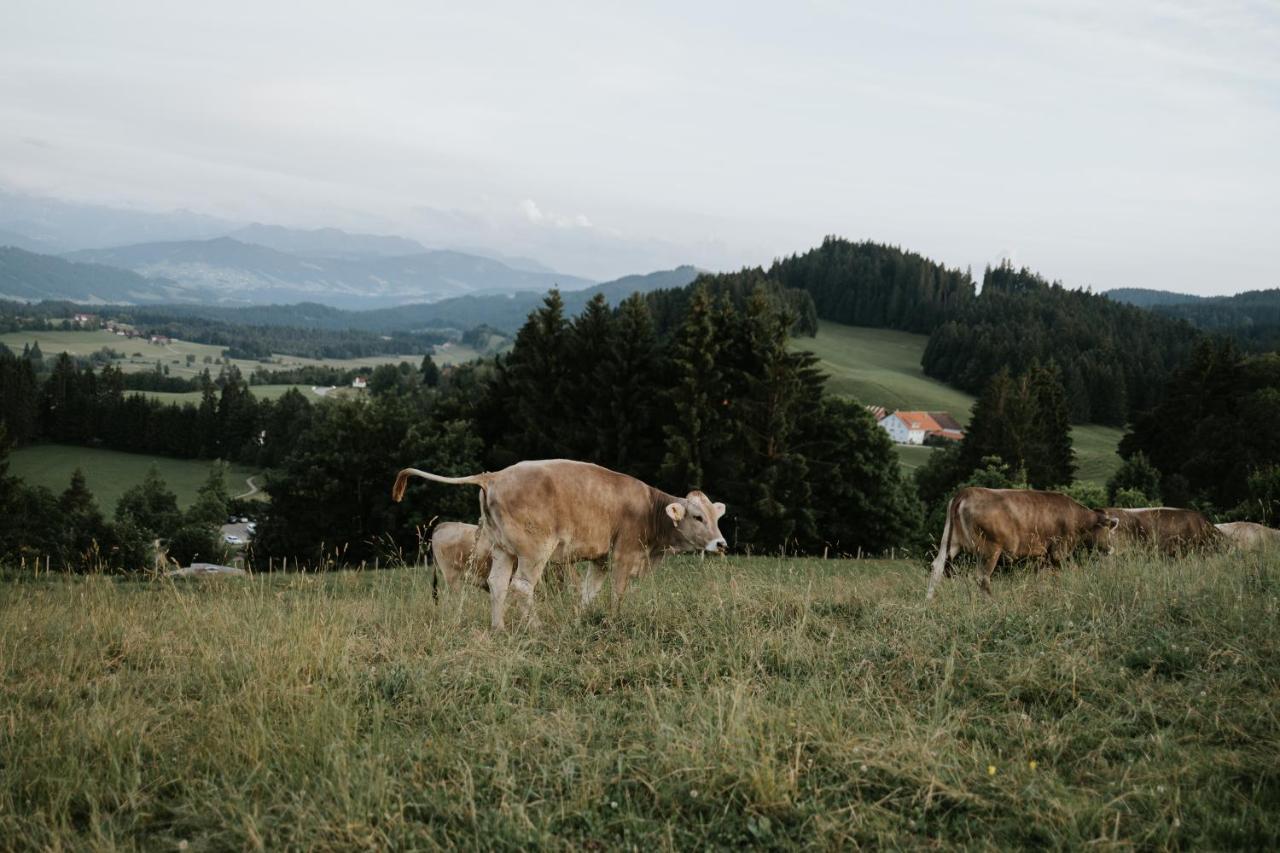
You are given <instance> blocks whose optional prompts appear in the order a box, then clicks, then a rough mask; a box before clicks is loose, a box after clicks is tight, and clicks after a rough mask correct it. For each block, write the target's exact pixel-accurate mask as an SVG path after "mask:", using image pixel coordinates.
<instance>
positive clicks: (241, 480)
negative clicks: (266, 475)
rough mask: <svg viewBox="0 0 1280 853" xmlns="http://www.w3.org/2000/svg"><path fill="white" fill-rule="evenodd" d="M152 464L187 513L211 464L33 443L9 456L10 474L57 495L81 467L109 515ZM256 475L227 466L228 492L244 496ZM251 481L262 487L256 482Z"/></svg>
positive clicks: (98, 500) (252, 471) (201, 461)
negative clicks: (251, 479)
mask: <svg viewBox="0 0 1280 853" xmlns="http://www.w3.org/2000/svg"><path fill="white" fill-rule="evenodd" d="M152 464H155V465H157V466H158V467H159V468H160V476H162V477H164V481H165V483H166V484H168V486H169V488H170V489H172V490H173V492H174V494H176V495H177V496H178V506H180V507H182V508H183V509H186V508H187V507H189V506H190V505H191V504H192V503H194V502H195V499H196V492H197V491H198V490H199V488H200V486H202V485H203V484H204V481H205V479H206V478H207V477H208V476H209V468H210V466H211V465H212V464H213V463H212V462H210V461H208V460H204V459H170V458H168V457H166V456H150V455H148V454H145V453H122V452H120V451H118V450H101V449H97V448H92V447H74V446H70V445H64V444H37V445H33V446H31V447H20V448H18V449H16V450H14V451H13V452H12V453H11V454H10V456H9V473H10V474H13V475H15V476H17V477H21V478H22V479H23V480H26V481H27V482H28V483H30V484H31V485H33V486H46V487H47V488H49V489H52V490H53V492H54V493H55V494H58V493H60V492H62V490H63V489H65V488H66V487H67V484H68V483H70V482H71V474H72V472H73V471H75V469H76V468H80V469H81V470H82V471H84V479H85V484H86V485H87V486H88V487H89V491H91V492H93V496H94V498H95V499H97V502H98V508H99V509H101V510H102V511H103V512H105V513H106V514H107V515H110V514H111V513H112V512H113V511H114V510H115V506H116V501H118V500H119V499H120V496H121V495H122V494H124V493H125V491H126V490H128V489H129V488H131V487H133V486H136V485H137V484H139V483H141V482H142V480H143V478H144V477H145V476H146V474H147V469H148V468H150V467H151V465H152ZM258 473H261V472H256V471H254V470H252V469H250V468H246V467H244V466H243V465H232V466H230V468H229V470H228V471H227V491H228V492H230V493H231V494H232V495H238V494H241V493H242V492H247V491H249V487H248V485H246V483H245V480H246V479H247V478H248V477H251V476H253V475H254V474H258ZM256 482H257V483H258V485H259V486H261V485H262V480H261V478H259V479H258V480H257V481H256ZM259 494H261V493H259Z"/></svg>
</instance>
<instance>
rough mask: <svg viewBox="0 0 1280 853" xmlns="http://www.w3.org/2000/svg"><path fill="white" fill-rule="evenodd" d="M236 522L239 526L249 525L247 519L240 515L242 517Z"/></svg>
mask: <svg viewBox="0 0 1280 853" xmlns="http://www.w3.org/2000/svg"><path fill="white" fill-rule="evenodd" d="M238 520H239V522H240V523H241V524H248V523H249V519H247V518H245V517H244V516H243V515H242V516H240V518H239V519H238Z"/></svg>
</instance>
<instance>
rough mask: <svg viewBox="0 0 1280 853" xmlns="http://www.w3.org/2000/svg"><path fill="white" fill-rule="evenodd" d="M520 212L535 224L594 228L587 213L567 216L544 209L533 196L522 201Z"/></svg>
mask: <svg viewBox="0 0 1280 853" xmlns="http://www.w3.org/2000/svg"><path fill="white" fill-rule="evenodd" d="M520 212H521V213H523V214H524V218H525V219H527V220H529V222H531V223H533V224H534V225H553V226H555V227H556V228H593V227H594V226H593V225H592V223H591V220H590V219H588V218H587V215H586V214H585V213H577V214H574V215H573V216H565V215H563V214H560V213H553V212H552V211H550V210H545V211H544V210H543V209H542V208H540V207H538V203H537V202H536V201H534V200H533V199H531V198H526V199H525V200H524V201H522V202H520Z"/></svg>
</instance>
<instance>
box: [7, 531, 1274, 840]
mask: <svg viewBox="0 0 1280 853" xmlns="http://www.w3.org/2000/svg"><path fill="white" fill-rule="evenodd" d="M994 585H995V598H994V599H992V600H987V599H985V598H983V597H981V596H980V594H979V593H977V592H976V589H975V586H974V584H973V583H972V582H971V580H970V579H969V578H968V577H964V576H962V577H959V578H957V579H953V580H949V581H947V582H946V583H945V584H944V586H943V588H942V589H941V591H940V593H939V596H938V598H937V599H936V600H935V601H934V602H933V603H932V604H931V605H929V606H926V605H925V603H924V600H923V599H924V589H925V567H924V565H923V564H922V563H918V562H896V563H895V562H887V561H841V560H831V561H822V560H808V559H778V558H772V559H771V558H751V559H746V558H736V557H735V558H730V559H727V560H719V559H708V560H706V561H705V562H703V561H699V560H697V559H689V558H682V559H679V560H674V561H671V562H669V563H667V564H665V565H663V566H661V567H659V568H658V569H657V570H656V571H655V572H654V573H653V574H651V575H650V576H649V577H647V578H645V579H643V580H641V581H639V582H638V583H636V584H634V585H633V588H632V590H631V592H630V593H629V595H628V597H627V598H626V599H625V600H624V602H623V604H622V606H621V608H620V609H618V610H617V611H616V612H610V610H609V609H608V608H605V607H597V608H593V609H590V610H588V611H586V612H585V613H582V614H577V613H575V612H574V608H573V606H572V603H571V593H570V592H568V591H565V590H563V589H555V588H551V589H548V588H545V587H544V588H540V589H539V601H540V608H541V615H542V618H543V620H544V624H543V625H542V627H540V628H529V627H527V626H524V627H517V628H515V629H514V630H513V631H512V632H511V633H509V634H506V635H498V636H494V635H491V634H490V633H489V632H488V630H487V629H486V627H485V626H486V625H487V603H486V600H485V598H484V597H483V595H482V594H480V593H478V592H476V591H474V590H472V591H465V592H463V593H462V594H460V595H453V596H444V597H442V599H441V603H440V604H439V605H433V604H432V601H431V594H430V586H431V584H430V578H429V573H428V572H427V571H424V570H420V569H398V570H384V571H381V572H334V573H331V574H323V575H314V574H305V575H303V574H295V575H275V576H258V577H252V578H248V579H222V580H216V581H204V582H194V583H192V582H188V583H175V582H173V581H142V580H128V579H119V578H109V577H73V578H64V577H53V578H36V579H11V580H9V581H7V582H5V583H3V584H0V839H3V846H4V847H6V848H15V849H16V848H28V849H33V848H43V849H48V848H77V849H83V848H91V849H111V848H145V849H182V848H185V849H189V850H214V849H219V850H220V849H242V848H252V849H326V850H327V849H349V848H376V849H386V848H434V847H460V848H465V849H477V848H482V849H517V848H519V849H525V848H530V847H542V848H553V849H582V848H586V849H606V848H607V849H613V848H638V847H644V848H647V849H664V850H665V849H683V848H694V847H697V848H706V847H711V848H736V847H741V846H746V845H758V846H767V847H772V848H782V849H785V848H797V847H807V846H821V847H827V848H831V847H881V846H883V847H889V848H897V849H901V848H910V849H919V848H922V847H937V846H946V847H960V846H963V847H974V848H986V849H996V848H1010V847H1018V848H1046V847H1047V848H1065V847H1073V848H1078V847H1084V846H1086V845H1093V844H1097V845H1099V846H1102V847H1106V848H1117V847H1141V848H1148V849H1150V848H1174V847H1192V848H1207V849H1227V848H1252V849H1266V848H1274V847H1275V846H1276V844H1277V843H1278V841H1280V838H1278V836H1280V717H1278V716H1277V708H1280V701H1278V700H1280V689H1278V684H1280V656H1278V652H1280V648H1278V646H1280V635H1278V634H1277V632H1276V630H1275V625H1276V618H1277V615H1278V613H1277V610H1278V606H1280V560H1278V559H1277V558H1276V557H1275V556H1271V557H1267V558H1263V557H1259V556H1249V557H1240V556H1214V557H1209V558H1194V559H1187V560H1175V561H1168V562H1163V561H1158V560H1155V559H1151V558H1145V557H1131V558H1124V559H1119V558H1117V559H1115V560H1114V561H1111V562H1098V563H1090V562H1085V563H1081V564H1079V565H1077V566H1074V567H1070V568H1068V569H1066V570H1064V571H1062V572H1060V573H1050V572H1043V573H1039V574H1037V573H1033V572H1030V571H1026V570H1019V569H1014V570H1012V571H1009V572H1004V573H1001V574H1000V575H999V576H998V577H997V578H996V580H995V584H994Z"/></svg>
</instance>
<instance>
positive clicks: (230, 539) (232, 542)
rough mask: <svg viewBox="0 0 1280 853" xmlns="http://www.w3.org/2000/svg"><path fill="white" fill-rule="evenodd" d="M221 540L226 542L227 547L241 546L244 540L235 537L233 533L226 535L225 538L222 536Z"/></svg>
mask: <svg viewBox="0 0 1280 853" xmlns="http://www.w3.org/2000/svg"><path fill="white" fill-rule="evenodd" d="M222 538H223V539H224V540H226V543H227V544H228V545H243V544H244V540H243V539H241V538H240V537H239V536H237V535H235V534H234V533H228V534H227V535H226V536H223V537H222Z"/></svg>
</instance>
